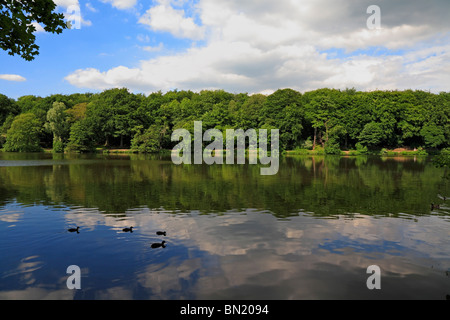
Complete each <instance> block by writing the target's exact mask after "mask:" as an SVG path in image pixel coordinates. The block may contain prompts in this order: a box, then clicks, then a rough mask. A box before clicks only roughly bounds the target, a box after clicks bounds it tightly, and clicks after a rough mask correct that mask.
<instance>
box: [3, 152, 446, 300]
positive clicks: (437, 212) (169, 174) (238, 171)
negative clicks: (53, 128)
mask: <svg viewBox="0 0 450 320" xmlns="http://www.w3.org/2000/svg"><path fill="white" fill-rule="evenodd" d="M259 169H260V165H248V164H246V165H211V166H208V165H206V164H203V165H181V166H176V165H174V164H173V163H172V162H171V159H170V157H167V156H150V155H104V154H91V155H69V154H65V155H61V154H50V153H36V154H13V153H0V256H1V260H0V299H105V300H109V299H126V300H131V299H153V300H158V299H164V300H175V299H176V300H179V299H190V300H199V299H211V300H215V299H225V300H228V299H233V300H240V299H252V300H259V299H269V300H271V299H276V300H297V299H438V300H443V299H444V300H445V299H446V297H447V295H450V241H449V240H450V237H449V235H450V200H444V199H443V198H442V197H443V196H449V197H450V182H449V180H448V179H447V180H446V179H444V178H443V169H438V168H435V167H434V166H433V164H432V163H431V159H430V158H427V157H404V158H402V157H399V158H389V157H387V158H381V157H333V156H327V157H323V156H322V157H321V156H314V157H312V156H292V157H291V156H289V157H282V158H281V159H280V168H279V172H278V174H277V175H274V176H262V175H260V170H259ZM431 203H436V204H439V205H440V208H435V209H433V208H431V205H430V204H431ZM77 226H78V227H79V230H78V232H68V229H69V228H75V227H77ZM131 226H133V230H132V231H133V232H124V231H123V229H124V228H128V227H131ZM158 231H165V232H166V234H165V235H159V234H157V232H158ZM162 241H165V243H164V246H160V247H158V248H152V244H154V243H161V242H162ZM73 265H75V266H78V267H79V269H80V272H79V275H80V278H79V281H78V283H79V284H80V287H81V288H80V289H75V290H71V289H69V288H68V286H67V280H68V278H69V277H71V273H68V272H67V268H68V267H69V266H73ZM372 265H376V266H378V267H379V268H380V274H379V277H378V280H379V283H380V284H381V288H380V289H372V290H370V289H369V288H368V286H367V282H368V279H369V277H371V276H372V273H368V272H367V268H368V267H369V266H372ZM375 275H376V274H375ZM378 280H377V281H378Z"/></svg>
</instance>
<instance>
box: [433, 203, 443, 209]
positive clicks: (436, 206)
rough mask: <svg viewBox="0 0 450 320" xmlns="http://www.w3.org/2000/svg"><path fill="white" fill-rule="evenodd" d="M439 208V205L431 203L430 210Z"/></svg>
mask: <svg viewBox="0 0 450 320" xmlns="http://www.w3.org/2000/svg"><path fill="white" fill-rule="evenodd" d="M440 208H441V206H440V205H438V204H434V203H432V204H431V210H434V209H440Z"/></svg>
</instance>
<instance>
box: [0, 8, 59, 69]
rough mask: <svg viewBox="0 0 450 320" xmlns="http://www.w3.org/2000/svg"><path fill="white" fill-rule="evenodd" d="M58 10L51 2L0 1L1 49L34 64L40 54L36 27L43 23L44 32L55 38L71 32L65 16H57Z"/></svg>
mask: <svg viewBox="0 0 450 320" xmlns="http://www.w3.org/2000/svg"><path fill="white" fill-rule="evenodd" d="M55 8H56V4H55V3H54V2H53V1H52V0H35V1H20V0H0V25H1V26H2V27H1V29H0V48H1V49H3V50H5V51H7V52H8V54H9V55H15V54H19V55H20V56H22V58H23V59H25V60H27V61H31V60H33V59H34V57H35V56H36V55H38V54H39V46H38V45H37V44H36V43H35V40H36V36H35V35H34V34H33V32H35V31H36V27H35V26H34V25H33V23H41V24H43V25H44V26H43V28H44V30H45V31H47V32H51V33H56V34H59V33H61V32H62V31H63V30H64V29H67V28H68V26H67V24H66V22H65V21H64V15H63V14H62V13H56V12H54V11H55Z"/></svg>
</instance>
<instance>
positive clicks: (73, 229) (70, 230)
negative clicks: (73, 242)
mask: <svg viewBox="0 0 450 320" xmlns="http://www.w3.org/2000/svg"><path fill="white" fill-rule="evenodd" d="M78 229H80V227H76V228H70V229H68V230H67V231H69V232H76V233H80V232H79V231H78Z"/></svg>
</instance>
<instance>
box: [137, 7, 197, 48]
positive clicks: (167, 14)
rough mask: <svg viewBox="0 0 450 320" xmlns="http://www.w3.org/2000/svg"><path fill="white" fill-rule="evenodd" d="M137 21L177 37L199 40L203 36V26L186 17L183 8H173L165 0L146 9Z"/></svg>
mask: <svg viewBox="0 0 450 320" xmlns="http://www.w3.org/2000/svg"><path fill="white" fill-rule="evenodd" d="M139 23H142V24H145V25H148V26H150V27H151V28H152V30H155V31H164V32H169V33H171V34H173V35H174V36H175V37H178V38H188V39H194V40H199V39H203V37H204V32H205V31H204V28H203V27H202V26H198V25H197V24H195V22H194V19H193V18H190V17H186V15H185V12H184V10H176V9H174V8H173V7H172V6H171V5H170V3H168V2H167V1H164V2H161V3H160V4H159V5H157V6H154V7H152V8H150V9H149V10H147V12H146V13H145V14H144V15H143V16H142V17H141V18H140V19H139Z"/></svg>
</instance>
